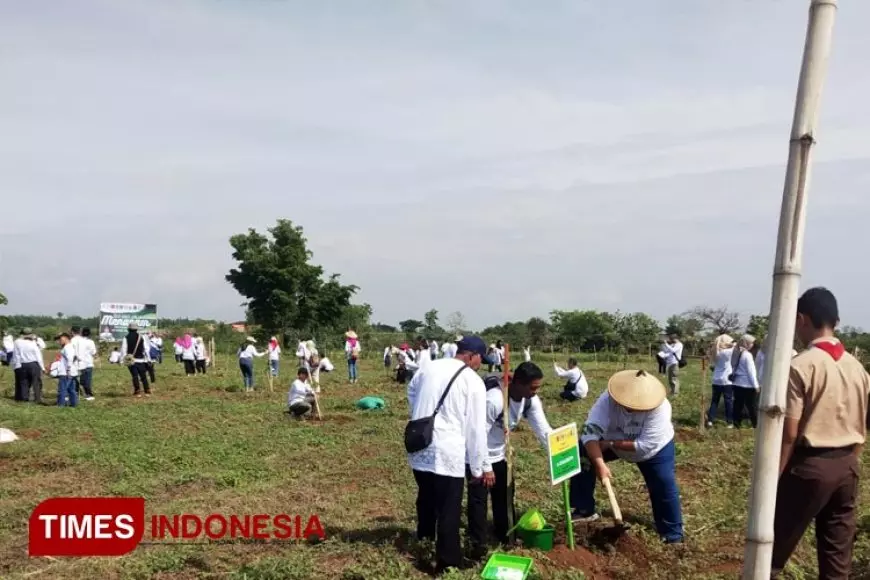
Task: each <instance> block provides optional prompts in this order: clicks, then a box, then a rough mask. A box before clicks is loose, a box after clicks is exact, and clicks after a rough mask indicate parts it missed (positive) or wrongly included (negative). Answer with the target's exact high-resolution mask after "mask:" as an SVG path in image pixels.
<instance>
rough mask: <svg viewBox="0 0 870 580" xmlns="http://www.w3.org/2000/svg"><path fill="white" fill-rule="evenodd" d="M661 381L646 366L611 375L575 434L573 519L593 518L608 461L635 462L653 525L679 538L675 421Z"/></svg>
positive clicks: (607, 476)
mask: <svg viewBox="0 0 870 580" xmlns="http://www.w3.org/2000/svg"><path fill="white" fill-rule="evenodd" d="M671 419H672V416H671V404H670V402H669V401H668V397H667V391H666V389H665V386H664V385H663V384H662V383H661V381H659V380H658V379H657V378H656V377H655V376H653V375H651V374H648V373H647V372H646V371H642V370H641V371H637V370H625V371H620V372H618V373H616V374H615V375H613V376H612V377H610V380H609V381H608V383H607V390H606V391H605V392H604V393H602V394H601V396H600V397H599V398H598V400H597V401H595V404H594V405H593V406H592V409H591V410H590V411H589V418H588V419H587V420H586V424H585V425H584V426H583V432H582V433H581V436H580V441H581V443H582V445H581V447H580V464H581V465H582V469H583V470H582V471H581V472H580V473H579V474H578V475H575V476H574V477H572V478H571V507H572V508H573V516H572V517H573V520H574V521H593V520H596V519H598V518H599V515H598V513H597V512H596V511H595V477H596V475H597V476H598V478H599V479H601V480H602V481H603V480H604V479H610V469H609V468H608V467H607V462H608V461H614V460H616V459H622V460H623V461H628V462H630V463H634V464H636V465H637V467H638V469H639V470H640V473H641V475H643V479H644V482H645V483H646V487H647V490H648V491H649V497H650V503H651V504H652V512H653V519H654V520H655V525H656V530H657V531H658V533H659V535H660V536H661V538H662V539H663V540H664V541H665V542H666V543H669V544H675V543H680V542H682V540H683V516H682V508H681V506H680V491H679V488H678V487H677V475H676V452H675V447H674V425H673V423H671Z"/></svg>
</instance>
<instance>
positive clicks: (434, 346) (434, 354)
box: [429, 340, 438, 360]
mask: <svg viewBox="0 0 870 580" xmlns="http://www.w3.org/2000/svg"><path fill="white" fill-rule="evenodd" d="M429 358H430V359H432V360H435V359H437V358H438V343H437V342H435V341H434V340H433V341H432V342H430V343H429Z"/></svg>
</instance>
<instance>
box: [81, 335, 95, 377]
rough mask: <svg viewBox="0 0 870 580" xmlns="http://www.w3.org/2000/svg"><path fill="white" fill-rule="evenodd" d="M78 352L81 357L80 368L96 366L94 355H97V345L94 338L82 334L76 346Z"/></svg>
mask: <svg viewBox="0 0 870 580" xmlns="http://www.w3.org/2000/svg"><path fill="white" fill-rule="evenodd" d="M76 353H77V355H78V357H79V370H84V369H92V368H94V357H95V356H97V345H96V344H94V341H93V340H91V339H90V338H85V337H84V336H80V337H79V342H78V345H77V347H76Z"/></svg>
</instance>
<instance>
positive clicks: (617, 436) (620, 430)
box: [580, 391, 674, 463]
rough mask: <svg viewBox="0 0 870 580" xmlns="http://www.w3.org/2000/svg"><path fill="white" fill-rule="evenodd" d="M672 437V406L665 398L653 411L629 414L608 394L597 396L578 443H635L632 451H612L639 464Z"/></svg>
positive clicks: (631, 412) (659, 449) (661, 447)
mask: <svg viewBox="0 0 870 580" xmlns="http://www.w3.org/2000/svg"><path fill="white" fill-rule="evenodd" d="M673 438H674V425H673V423H671V404H670V402H668V400H667V399H665V400H664V401H662V404H661V405H659V406H658V407H656V408H655V409H653V410H652V411H629V410H628V409H626V408H625V407H622V406H620V405H617V404H616V402H615V401H614V400H613V399H611V398H610V394H609V393H608V392H607V391H604V393H602V394H601V396H600V397H598V400H597V401H595V404H594V405H592V409H591V410H590V411H589V418H588V419H586V424H585V425H584V426H583V433H582V435H581V437H580V441H581V442H582V443H583V444H584V445H585V444H586V443H588V442H590V441H596V440H598V441H600V440H602V439H607V440H609V441H634V445H635V450H634V451H620V450H618V449H614V450H613V452H614V453H616V455H617V456H619V458H620V459H624V460H626V461H631V462H632V463H639V462H641V461H646V460H647V459H650V458H652V457H654V456H655V455H656V453H658V452H659V451H661V450H662V449H663V448H664V447H665V445H667V444H668V443H670V442H671V440H672V439H673Z"/></svg>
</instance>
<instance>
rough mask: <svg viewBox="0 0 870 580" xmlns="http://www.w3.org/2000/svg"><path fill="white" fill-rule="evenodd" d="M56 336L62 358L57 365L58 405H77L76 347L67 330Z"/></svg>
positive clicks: (77, 371) (77, 368) (77, 372)
mask: <svg viewBox="0 0 870 580" xmlns="http://www.w3.org/2000/svg"><path fill="white" fill-rule="evenodd" d="M55 338H56V340H57V341H58V343H59V344H60V360H59V361H58V365H57V406H58V407H66V406H69V407H75V406H76V405H78V402H79V392H78V381H77V378H78V374H79V367H78V361H77V359H78V354H76V347H75V346H74V345H73V344H72V339H71V337H70V335H69V334H67V333H66V332H64V333H63V334H60V335H59V336H57V337H55Z"/></svg>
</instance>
